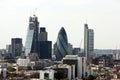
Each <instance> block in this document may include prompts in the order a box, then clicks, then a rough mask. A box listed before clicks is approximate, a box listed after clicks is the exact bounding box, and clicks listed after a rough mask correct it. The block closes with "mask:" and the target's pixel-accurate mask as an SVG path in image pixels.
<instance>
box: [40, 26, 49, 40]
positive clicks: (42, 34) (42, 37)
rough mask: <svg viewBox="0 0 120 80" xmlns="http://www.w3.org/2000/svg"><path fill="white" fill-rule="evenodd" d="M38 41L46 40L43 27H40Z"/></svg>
mask: <svg viewBox="0 0 120 80" xmlns="http://www.w3.org/2000/svg"><path fill="white" fill-rule="evenodd" d="M39 41H47V32H46V29H45V27H41V28H40V33H39Z"/></svg>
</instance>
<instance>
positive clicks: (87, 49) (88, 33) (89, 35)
mask: <svg viewBox="0 0 120 80" xmlns="http://www.w3.org/2000/svg"><path fill="white" fill-rule="evenodd" d="M84 54H85V56H86V57H87V61H88V62H90V61H91V58H92V56H93V54H94V31H93V29H89V28H88V24H85V25H84Z"/></svg>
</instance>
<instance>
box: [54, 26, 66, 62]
mask: <svg viewBox="0 0 120 80" xmlns="http://www.w3.org/2000/svg"><path fill="white" fill-rule="evenodd" d="M54 54H55V56H56V60H58V61H60V60H62V58H63V57H65V55H68V39H67V34H66V31H65V29H64V28H63V27H62V28H61V29H60V31H59V33H58V37H57V42H56V43H55V45H54Z"/></svg>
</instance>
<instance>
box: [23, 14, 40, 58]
mask: <svg viewBox="0 0 120 80" xmlns="http://www.w3.org/2000/svg"><path fill="white" fill-rule="evenodd" d="M38 34H39V22H38V18H37V17H36V16H35V15H34V16H33V17H30V18H29V27H28V31H27V37H26V42H25V55H26V56H28V54H29V53H38Z"/></svg>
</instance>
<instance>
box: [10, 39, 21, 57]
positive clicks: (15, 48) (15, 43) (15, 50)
mask: <svg viewBox="0 0 120 80" xmlns="http://www.w3.org/2000/svg"><path fill="white" fill-rule="evenodd" d="M11 44H12V57H14V58H16V57H18V56H21V53H22V39H21V38H12V40H11Z"/></svg>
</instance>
